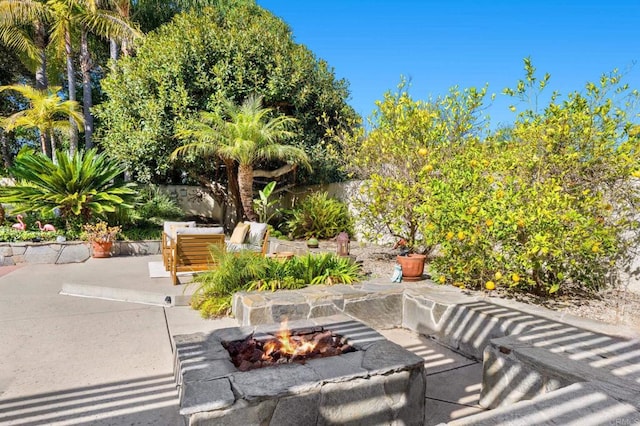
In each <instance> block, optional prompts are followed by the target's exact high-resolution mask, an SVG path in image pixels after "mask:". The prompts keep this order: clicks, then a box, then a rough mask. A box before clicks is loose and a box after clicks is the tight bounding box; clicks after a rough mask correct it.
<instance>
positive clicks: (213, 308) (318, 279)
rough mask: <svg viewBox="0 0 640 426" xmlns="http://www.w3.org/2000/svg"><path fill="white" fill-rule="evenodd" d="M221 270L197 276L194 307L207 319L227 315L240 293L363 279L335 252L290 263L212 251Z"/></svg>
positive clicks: (347, 261) (351, 265) (290, 261)
mask: <svg viewBox="0 0 640 426" xmlns="http://www.w3.org/2000/svg"><path fill="white" fill-rule="evenodd" d="M213 257H214V258H215V260H216V262H217V264H218V267H217V268H216V269H215V270H212V271H209V272H206V273H203V274H200V275H198V276H197V277H196V278H195V282H196V283H197V284H198V289H197V290H196V292H195V295H194V297H193V299H192V306H193V307H194V308H195V309H199V310H200V312H201V314H202V315H203V316H205V317H210V316H220V315H225V314H227V313H228V312H229V309H230V307H231V298H232V296H233V293H235V292H237V291H252V290H261V291H265V290H271V291H275V290H279V289H297V288H302V287H305V286H307V285H317V284H327V285H331V284H338V283H344V284H351V283H354V282H357V281H359V280H360V279H361V274H360V267H359V265H357V264H356V263H354V262H353V261H352V260H351V259H349V258H341V257H338V256H336V255H335V254H333V253H322V254H317V255H314V254H308V255H305V256H300V257H294V258H292V259H289V260H285V261H283V260H278V259H271V258H265V257H261V256H256V255H255V254H253V253H249V252H240V253H225V252H221V251H219V250H215V251H214V252H213Z"/></svg>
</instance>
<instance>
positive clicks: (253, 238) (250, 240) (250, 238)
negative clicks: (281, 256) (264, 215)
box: [244, 222, 267, 250]
mask: <svg viewBox="0 0 640 426" xmlns="http://www.w3.org/2000/svg"><path fill="white" fill-rule="evenodd" d="M247 223H248V224H249V234H247V238H246V239H245V241H244V242H245V244H249V245H251V246H257V247H258V250H262V240H264V234H266V233H267V224H266V223H260V222H245V224H247Z"/></svg>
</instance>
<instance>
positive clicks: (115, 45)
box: [109, 37, 119, 62]
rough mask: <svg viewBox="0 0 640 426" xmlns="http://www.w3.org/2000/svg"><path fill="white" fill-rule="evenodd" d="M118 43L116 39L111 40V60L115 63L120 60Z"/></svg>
mask: <svg viewBox="0 0 640 426" xmlns="http://www.w3.org/2000/svg"><path fill="white" fill-rule="evenodd" d="M118 54H119V52H118V41H117V40H116V39H115V38H113V37H112V38H110V39H109V58H110V59H111V60H112V61H113V62H115V61H117V60H118Z"/></svg>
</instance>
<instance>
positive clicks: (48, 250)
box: [0, 240, 161, 266]
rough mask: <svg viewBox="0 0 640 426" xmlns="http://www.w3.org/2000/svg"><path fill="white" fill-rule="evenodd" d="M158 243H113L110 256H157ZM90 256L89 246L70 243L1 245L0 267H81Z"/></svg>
mask: <svg viewBox="0 0 640 426" xmlns="http://www.w3.org/2000/svg"><path fill="white" fill-rule="evenodd" d="M160 250H161V247H160V241H158V240H145V241H115V242H114V244H113V248H112V254H113V256H145V255H153V254H160ZM90 256H91V249H90V245H89V243H87V242H85V241H69V242H64V243H52V242H44V243H29V242H17V243H0V266H9V265H18V264H21V263H52V264H63V263H80V262H84V261H86V260H87V259H89V257H90Z"/></svg>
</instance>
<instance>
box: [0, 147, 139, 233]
mask: <svg viewBox="0 0 640 426" xmlns="http://www.w3.org/2000/svg"><path fill="white" fill-rule="evenodd" d="M56 160H57V161H56V162H55V163H54V162H53V161H52V160H51V159H49V158H48V157H47V156H46V155H44V154H40V153H35V152H34V151H33V149H30V148H24V149H22V150H21V151H20V152H19V153H18V155H17V156H16V158H15V161H14V164H13V166H12V167H11V168H10V169H9V171H10V173H11V175H12V176H13V177H14V178H16V179H17V181H18V183H17V184H16V185H15V186H3V187H0V202H3V203H9V204H12V205H13V206H14V209H13V213H23V212H39V213H40V214H42V215H43V216H47V215H53V214H60V215H61V217H62V218H63V219H64V220H66V221H67V226H68V227H69V226H71V224H73V223H78V222H86V221H88V220H89V219H90V218H92V217H98V218H104V217H105V216H106V214H107V213H112V212H115V211H116V210H117V209H133V207H134V205H135V202H136V199H137V193H136V191H135V190H134V189H133V188H134V186H135V184H133V183H126V182H124V181H122V179H119V176H120V175H121V174H122V173H123V172H124V170H123V169H122V168H121V167H120V165H119V164H118V163H116V162H114V161H112V160H110V159H109V158H108V157H106V155H105V154H98V152H97V151H96V150H95V149H91V150H88V151H86V152H76V153H75V154H73V155H70V154H69V153H68V152H66V151H56Z"/></svg>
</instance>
